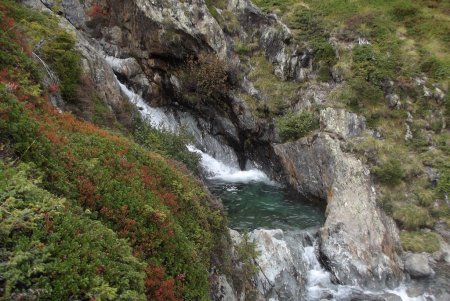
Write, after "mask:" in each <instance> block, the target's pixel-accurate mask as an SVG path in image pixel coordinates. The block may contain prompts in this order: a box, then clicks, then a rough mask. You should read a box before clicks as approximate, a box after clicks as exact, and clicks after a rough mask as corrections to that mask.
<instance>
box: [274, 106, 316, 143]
mask: <svg viewBox="0 0 450 301" xmlns="http://www.w3.org/2000/svg"><path fill="white" fill-rule="evenodd" d="M317 127H318V121H317V119H316V117H315V116H314V115H313V114H312V113H310V112H300V113H296V114H294V113H289V114H287V115H285V116H283V117H281V118H280V119H278V121H277V129H278V133H279V135H280V138H281V140H282V141H283V142H285V141H294V140H297V139H300V138H302V137H304V136H306V135H308V134H309V133H310V132H311V131H312V130H314V129H316V128H317Z"/></svg>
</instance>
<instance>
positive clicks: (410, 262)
mask: <svg viewBox="0 0 450 301" xmlns="http://www.w3.org/2000/svg"><path fill="white" fill-rule="evenodd" d="M405 270H406V271H407V272H408V273H409V275H410V276H411V277H412V278H426V277H430V276H432V275H433V274H434V271H433V269H432V268H431V266H430V262H429V260H428V257H427V255H425V254H408V255H407V256H406V259H405Z"/></svg>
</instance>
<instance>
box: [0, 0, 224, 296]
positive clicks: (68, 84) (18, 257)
mask: <svg viewBox="0 0 450 301" xmlns="http://www.w3.org/2000/svg"><path fill="white" fill-rule="evenodd" d="M55 22H56V21H55V20H54V19H52V17H51V16H47V15H42V14H39V13H36V12H32V11H29V10H27V9H24V8H22V7H19V6H17V5H16V4H15V2H12V1H2V3H1V4H0V28H1V30H0V45H1V47H0V117H1V118H0V158H1V161H0V242H1V244H0V245H1V246H0V262H1V264H0V274H1V275H2V276H1V277H0V287H1V288H2V290H1V293H0V299H1V300H11V299H20V300H25V299H26V300H31V299H33V298H39V299H40V300H68V299H77V300H141V299H145V298H147V299H150V300H181V299H185V300H205V299H207V298H208V289H209V287H208V285H209V284H208V268H209V263H208V262H209V258H210V257H211V255H212V252H213V249H214V247H215V245H216V241H215V240H216V239H219V238H220V237H222V234H223V233H224V231H225V221H224V218H223V216H222V213H221V212H220V210H219V209H218V208H215V207H214V206H213V205H212V203H213V202H212V200H211V199H210V196H209V195H208V194H207V193H206V191H205V190H204V188H203V186H202V185H201V184H200V183H198V182H197V181H196V180H195V178H193V177H192V176H191V175H190V173H189V172H188V171H187V170H186V168H184V167H183V166H182V165H181V164H180V163H178V162H177V161H173V160H171V159H166V158H164V157H162V156H161V155H160V154H157V153H154V152H151V151H149V148H152V145H154V144H155V143H153V144H152V143H147V145H146V147H143V146H141V145H139V144H137V143H135V142H134V141H133V140H132V139H130V138H128V137H125V136H123V135H120V134H116V133H112V132H110V131H107V130H104V129H100V128H99V127H97V126H96V125H94V124H91V123H89V122H85V121H80V120H78V119H77V118H75V117H74V116H73V115H71V114H69V113H60V112H58V111H57V110H56V109H55V108H53V107H52V106H51V105H50V104H49V100H48V94H49V93H52V89H49V87H46V86H44V85H43V84H42V79H43V76H44V75H45V72H44V71H43V69H42V66H41V65H39V64H38V63H37V62H36V60H34V59H33V52H32V51H33V47H34V45H35V44H34V43H36V40H39V39H40V38H39V36H38V34H40V35H46V36H47V37H48V38H49V40H50V41H52V44H51V46H50V45H49V46H48V47H49V49H48V51H49V53H48V55H49V57H51V64H52V66H54V67H55V70H56V71H57V72H58V75H59V77H60V78H61V87H59V88H60V89H61V91H62V92H63V96H65V97H66V100H68V99H72V97H76V93H74V94H72V92H73V91H74V89H76V86H77V85H78V84H79V82H78V79H77V78H78V76H79V74H78V72H79V70H77V68H75V69H74V68H72V67H71V66H72V65H71V64H66V63H64V64H61V63H62V62H67V60H68V61H69V62H72V63H73V64H75V65H76V66H78V65H77V64H78V63H79V57H77V53H76V51H75V50H74V49H73V37H71V36H70V35H69V34H67V33H65V32H64V31H62V30H55V29H54V27H52V26H54V25H55V24H56V23H55ZM27 33H31V34H32V35H28V34H27ZM30 37H33V38H30ZM45 51H47V50H44V52H45ZM149 134H151V133H149V132H143V134H142V135H141V136H139V137H140V138H139V139H141V140H142V139H143V141H140V142H142V143H143V144H145V142H146V141H147V140H145V137H146V136H145V135H149ZM151 136H152V139H154V140H153V141H154V142H155V139H160V138H158V136H155V135H151ZM156 142H158V143H159V146H158V145H157V146H156V147H154V148H155V149H156V150H161V149H160V148H161V147H160V146H161V145H162V142H161V141H160V140H157V141H156ZM161 152H162V151H161ZM190 159H191V158H190Z"/></svg>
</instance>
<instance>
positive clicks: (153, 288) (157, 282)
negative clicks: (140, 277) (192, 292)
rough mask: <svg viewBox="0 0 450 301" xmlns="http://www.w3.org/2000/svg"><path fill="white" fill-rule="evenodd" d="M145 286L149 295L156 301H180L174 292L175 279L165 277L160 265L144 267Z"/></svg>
mask: <svg viewBox="0 0 450 301" xmlns="http://www.w3.org/2000/svg"><path fill="white" fill-rule="evenodd" d="M145 272H146V274H147V278H146V279H145V287H146V289H147V292H148V294H147V295H150V296H154V297H155V300H157V301H181V298H179V297H177V294H176V290H177V288H176V282H175V279H173V278H171V279H165V270H164V268H163V267H161V266H155V265H150V266H148V267H147V269H146V271H145Z"/></svg>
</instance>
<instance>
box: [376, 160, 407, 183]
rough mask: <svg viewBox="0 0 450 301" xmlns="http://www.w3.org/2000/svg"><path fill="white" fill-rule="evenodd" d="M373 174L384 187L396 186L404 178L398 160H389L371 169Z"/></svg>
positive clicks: (403, 172)
mask: <svg viewBox="0 0 450 301" xmlns="http://www.w3.org/2000/svg"><path fill="white" fill-rule="evenodd" d="M372 172H373V174H374V175H375V176H376V177H377V179H378V180H379V181H380V182H381V183H382V184H384V185H386V186H397V185H398V184H400V182H401V181H402V178H403V177H404V176H405V171H404V169H403V167H402V163H401V162H400V160H397V159H393V158H390V159H388V160H387V161H385V162H383V163H382V164H381V165H379V166H375V167H374V168H372Z"/></svg>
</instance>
